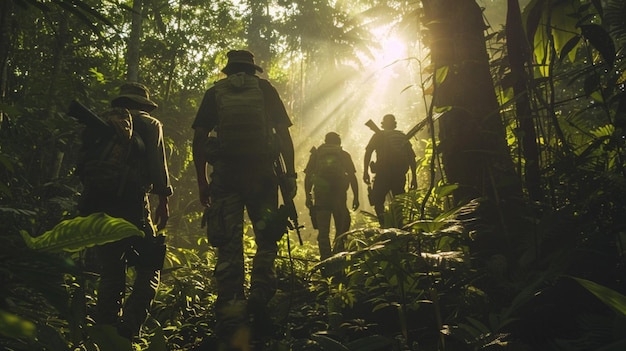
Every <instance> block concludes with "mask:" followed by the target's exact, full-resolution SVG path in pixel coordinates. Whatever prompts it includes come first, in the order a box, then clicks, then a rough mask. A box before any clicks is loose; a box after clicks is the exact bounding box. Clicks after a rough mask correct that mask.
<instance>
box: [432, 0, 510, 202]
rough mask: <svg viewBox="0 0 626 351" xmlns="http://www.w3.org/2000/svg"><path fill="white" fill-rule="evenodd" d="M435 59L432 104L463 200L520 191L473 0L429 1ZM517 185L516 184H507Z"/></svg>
mask: <svg viewBox="0 0 626 351" xmlns="http://www.w3.org/2000/svg"><path fill="white" fill-rule="evenodd" d="M423 4H424V14H425V19H426V25H427V28H428V29H429V35H430V37H429V39H430V44H429V45H430V49H431V55H432V62H433V65H434V67H435V70H436V79H435V91H434V97H433V103H434V105H435V107H436V108H437V109H439V110H441V111H445V114H444V115H443V116H442V117H441V118H440V119H439V121H440V133H439V137H440V141H441V152H442V159H443V163H444V167H445V173H446V177H447V180H448V182H449V183H457V184H459V186H460V187H459V189H458V190H456V192H455V193H454V197H455V199H457V200H458V201H463V200H470V199H474V198H481V197H485V196H486V197H488V198H489V199H491V200H494V201H497V200H498V199H506V198H510V197H514V196H519V195H520V194H521V191H520V190H521V189H520V187H519V184H516V183H515V182H514V180H515V179H516V176H515V172H514V167H513V162H512V160H511V158H510V155H509V149H508V146H507V144H506V134H505V129H504V125H503V123H502V120H501V118H500V114H499V105H498V101H497V99H496V94H495V91H494V85H493V81H492V78H491V74H490V71H489V57H488V55H487V50H486V45H485V37H484V34H483V33H484V30H485V24H484V22H483V17H482V12H481V9H480V7H478V5H477V4H476V2H475V1H474V0H443V1H432V0H424V1H423ZM505 184H513V185H505Z"/></svg>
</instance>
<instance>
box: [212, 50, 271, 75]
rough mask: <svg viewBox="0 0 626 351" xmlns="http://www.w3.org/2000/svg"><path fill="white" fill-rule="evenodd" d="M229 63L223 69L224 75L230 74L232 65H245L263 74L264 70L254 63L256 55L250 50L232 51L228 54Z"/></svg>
mask: <svg viewBox="0 0 626 351" xmlns="http://www.w3.org/2000/svg"><path fill="white" fill-rule="evenodd" d="M226 57H228V63H227V64H226V66H224V68H222V72H223V73H226V74H228V73H230V68H231V67H232V64H236V63H238V64H244V65H249V66H252V67H254V69H256V70H257V71H259V72H261V73H263V68H261V67H260V66H258V65H256V64H255V63H254V55H253V54H252V53H251V52H250V51H248V50H231V51H229V52H228V53H227V54H226Z"/></svg>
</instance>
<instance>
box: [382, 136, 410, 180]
mask: <svg viewBox="0 0 626 351" xmlns="http://www.w3.org/2000/svg"><path fill="white" fill-rule="evenodd" d="M380 133H382V134H381V135H382V148H380V149H378V150H376V167H377V168H378V169H381V168H385V169H387V170H391V171H403V172H406V171H407V170H408V169H409V163H410V162H409V155H408V154H407V147H410V146H407V143H409V141H408V140H407V137H406V135H405V134H404V133H402V132H401V131H399V130H383V131H381V132H380Z"/></svg>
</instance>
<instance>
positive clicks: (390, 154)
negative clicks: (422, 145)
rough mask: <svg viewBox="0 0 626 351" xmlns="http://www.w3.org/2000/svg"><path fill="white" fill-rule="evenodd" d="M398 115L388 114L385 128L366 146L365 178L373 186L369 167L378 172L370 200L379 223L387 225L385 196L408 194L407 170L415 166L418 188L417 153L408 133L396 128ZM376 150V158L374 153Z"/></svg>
mask: <svg viewBox="0 0 626 351" xmlns="http://www.w3.org/2000/svg"><path fill="white" fill-rule="evenodd" d="M396 126H397V123H396V117H395V116H394V115H392V114H387V115H385V116H384V117H383V120H382V122H381V127H382V130H380V131H378V132H376V133H375V134H374V135H373V136H372V138H371V139H370V141H369V143H368V144H367V146H366V147H365V156H364V159H363V181H364V182H365V184H367V185H368V186H369V185H370V175H369V167H370V166H371V168H372V172H373V173H375V174H376V176H375V177H374V182H373V185H372V188H371V190H370V194H369V197H370V202H371V204H372V205H373V206H374V210H375V211H376V216H377V217H378V222H379V223H380V225H381V227H385V225H386V224H387V223H385V197H386V196H387V194H388V193H389V192H391V194H392V195H393V196H396V195H399V194H404V192H405V186H406V172H407V171H408V170H409V168H410V169H411V189H415V188H417V178H416V176H415V172H416V169H417V163H416V161H415V152H413V148H412V147H411V143H410V142H409V140H408V138H407V136H406V135H405V134H404V133H403V132H401V131H399V130H396ZM374 152H375V153H376V161H375V162H371V161H372V154H373V153H374Z"/></svg>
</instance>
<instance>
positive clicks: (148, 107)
mask: <svg viewBox="0 0 626 351" xmlns="http://www.w3.org/2000/svg"><path fill="white" fill-rule="evenodd" d="M128 100H130V101H132V103H131V105H133V104H139V105H141V108H137V109H138V110H143V111H146V112H150V111H152V110H154V109H155V108H157V107H159V105H157V104H156V102H154V101H152V100H150V92H149V91H148V88H147V87H146V86H145V85H143V84H140V83H134V82H131V83H125V84H124V85H122V86H121V87H120V94H119V95H118V96H117V97H116V98H114V99H113V100H112V101H111V104H112V105H114V106H119V105H128V102H129V101H128Z"/></svg>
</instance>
